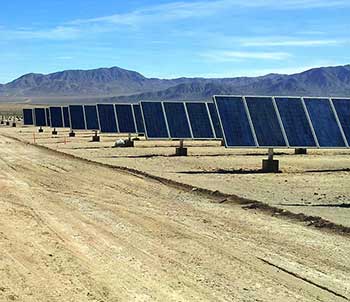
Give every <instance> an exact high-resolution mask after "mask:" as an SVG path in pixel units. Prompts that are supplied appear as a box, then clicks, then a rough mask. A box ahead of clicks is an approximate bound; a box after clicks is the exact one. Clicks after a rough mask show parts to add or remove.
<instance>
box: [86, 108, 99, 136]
mask: <svg viewBox="0 0 350 302" xmlns="http://www.w3.org/2000/svg"><path fill="white" fill-rule="evenodd" d="M87 108H95V109H96V123H97V127H96V128H95V127H90V126H89V120H88V117H87ZM83 113H84V120H85V130H90V131H98V130H100V121H99V116H98V111H97V105H83Z"/></svg>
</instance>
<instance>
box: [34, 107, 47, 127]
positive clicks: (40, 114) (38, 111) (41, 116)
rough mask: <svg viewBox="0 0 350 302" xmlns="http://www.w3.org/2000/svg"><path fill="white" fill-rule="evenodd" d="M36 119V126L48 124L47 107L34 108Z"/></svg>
mask: <svg viewBox="0 0 350 302" xmlns="http://www.w3.org/2000/svg"><path fill="white" fill-rule="evenodd" d="M34 121H35V126H38V127H44V126H46V125H47V124H46V110H45V108H34Z"/></svg>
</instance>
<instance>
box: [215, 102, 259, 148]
mask: <svg viewBox="0 0 350 302" xmlns="http://www.w3.org/2000/svg"><path fill="white" fill-rule="evenodd" d="M215 102H216V106H217V109H218V111H217V112H218V115H219V118H220V120H221V124H222V129H223V131H224V139H225V143H226V146H227V147H255V146H256V144H255V141H254V136H253V133H252V130H251V127H250V124H249V120H248V117H247V113H246V110H245V106H244V103H243V99H242V98H241V97H221V96H217V97H215Z"/></svg>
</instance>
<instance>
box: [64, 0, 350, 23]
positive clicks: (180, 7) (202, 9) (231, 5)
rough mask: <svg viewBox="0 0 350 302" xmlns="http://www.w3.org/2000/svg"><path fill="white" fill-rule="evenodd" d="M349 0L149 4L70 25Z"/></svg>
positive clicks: (319, 5)
mask: <svg viewBox="0 0 350 302" xmlns="http://www.w3.org/2000/svg"><path fill="white" fill-rule="evenodd" d="M349 6H350V3H349V1H348V0H335V1H329V0H284V1H275V0H251V1H246V0H217V1H194V2H183V1H180V2H171V3H167V4H161V5H154V6H148V7H144V8H141V9H137V10H134V11H131V12H128V13H123V14H112V15H107V16H101V17H97V18H90V19H78V20H74V21H72V22H70V24H75V25H79V24H80V25H81V24H91V23H92V24H93V23H111V24H118V25H129V26H137V25H139V24H142V23H146V22H152V23H157V22H163V21H173V20H182V19H192V18H203V17H209V16H213V15H216V14H218V13H221V12H225V11H227V10H232V9H234V10H237V9H245V8H246V9H249V8H267V9H272V10H297V9H312V8H331V7H335V8H336V7H349Z"/></svg>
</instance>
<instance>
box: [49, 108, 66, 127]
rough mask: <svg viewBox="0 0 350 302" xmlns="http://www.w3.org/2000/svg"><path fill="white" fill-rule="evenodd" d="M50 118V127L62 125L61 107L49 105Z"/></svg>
mask: <svg viewBox="0 0 350 302" xmlns="http://www.w3.org/2000/svg"><path fill="white" fill-rule="evenodd" d="M49 109H50V119H51V127H52V128H62V127H63V116H62V107H50V108H49Z"/></svg>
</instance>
